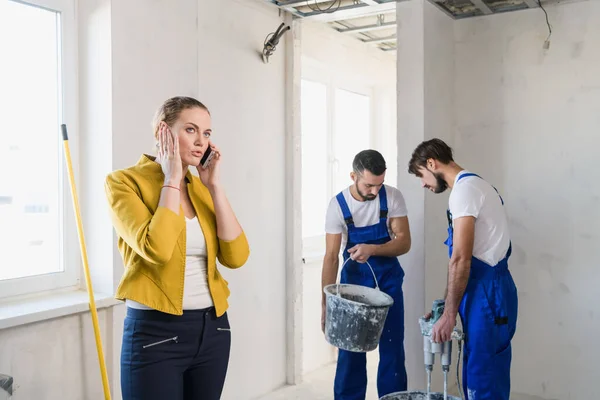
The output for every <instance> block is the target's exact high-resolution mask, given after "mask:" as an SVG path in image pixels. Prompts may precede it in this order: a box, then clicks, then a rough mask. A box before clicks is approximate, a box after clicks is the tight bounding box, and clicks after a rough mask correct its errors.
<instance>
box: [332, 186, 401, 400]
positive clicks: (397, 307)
mask: <svg viewBox="0 0 600 400" xmlns="http://www.w3.org/2000/svg"><path fill="white" fill-rule="evenodd" d="M336 198H337V201H338V203H339V204H340V207H341V209H342V213H343V216H344V220H345V222H346V226H347V227H348V241H347V244H346V248H345V249H344V261H346V260H347V259H348V257H349V256H350V254H349V253H348V249H349V248H351V247H353V246H355V245H357V244H384V243H387V242H388V241H390V240H391V238H390V235H389V232H388V227H387V213H388V207H387V195H386V193H385V186H383V187H382V188H381V190H380V191H379V222H378V223H377V224H375V225H371V226H365V227H360V228H359V227H356V226H355V225H354V221H353V219H352V215H351V213H350V209H349V208H348V204H347V203H346V200H345V199H344V195H343V194H342V193H339V194H338V195H337V196H336ZM368 261H369V264H370V265H371V267H372V268H373V271H374V273H375V276H376V277H377V280H378V282H379V288H380V289H381V290H382V291H383V292H384V293H387V294H388V295H389V296H391V297H392V298H393V299H394V304H393V306H392V307H391V308H390V309H389V311H388V315H387V318H386V321H385V324H384V327H383V332H382V334H381V339H380V341H379V369H378V372H377V390H378V393H379V397H382V396H384V395H386V394H389V393H393V392H399V391H404V390H406V386H407V377H406V367H405V365H404V299H403V294H402V282H403V281H404V271H403V270H402V267H401V266H400V262H398V258H396V257H379V256H373V257H370V258H369V260H368ZM340 282H341V283H349V284H354V285H361V286H369V287H375V282H374V280H373V275H372V274H371V271H370V270H369V268H368V266H366V265H365V264H360V263H358V262H356V261H353V260H350V261H349V262H348V263H347V264H346V265H345V266H344V268H343V269H342V274H341V279H340ZM366 390H367V358H366V354H365V353H355V352H349V351H346V350H341V349H340V350H339V354H338V362H337V370H336V374H335V383H334V393H335V400H364V399H365V396H366Z"/></svg>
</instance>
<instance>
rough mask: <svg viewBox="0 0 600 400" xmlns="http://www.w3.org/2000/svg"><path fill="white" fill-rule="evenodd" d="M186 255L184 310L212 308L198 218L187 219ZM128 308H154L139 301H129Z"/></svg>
mask: <svg viewBox="0 0 600 400" xmlns="http://www.w3.org/2000/svg"><path fill="white" fill-rule="evenodd" d="M185 222H186V252H185V253H186V254H185V280H184V284H183V309H184V310H198V309H201V308H207V307H211V306H212V305H213V301H212V297H211V296H210V291H209V289H208V276H207V265H208V264H207V262H206V239H205V238H204V232H202V227H201V226H200V223H199V222H198V218H197V217H194V218H192V219H188V218H187V217H186V219H185ZM125 304H126V305H127V306H128V307H132V308H137V309H140V310H152V308H150V307H148V306H146V305H144V304H140V303H138V302H137V301H133V300H129V299H127V300H126V301H125Z"/></svg>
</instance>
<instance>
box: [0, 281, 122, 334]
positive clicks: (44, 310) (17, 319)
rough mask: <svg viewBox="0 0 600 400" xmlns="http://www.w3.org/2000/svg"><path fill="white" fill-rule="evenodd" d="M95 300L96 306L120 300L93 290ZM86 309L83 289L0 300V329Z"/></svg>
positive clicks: (99, 306)
mask: <svg viewBox="0 0 600 400" xmlns="http://www.w3.org/2000/svg"><path fill="white" fill-rule="evenodd" d="M94 301H95V303H96V309H101V308H107V307H112V306H115V305H117V304H120V303H121V302H120V301H119V300H116V299H115V298H114V297H113V296H112V295H108V294H102V293H94ZM89 310H90V306H89V296H88V293H87V291H84V290H71V291H68V292H59V293H51V294H40V295H36V296H29V297H24V298H20V299H16V298H13V299H7V300H1V301H0V330H2V329H6V328H12V327H15V326H19V325H26V324H31V323H34V322H39V321H45V320H49V319H54V318H59V317H64V316H66V315H72V314H78V313H82V312H88V311H89Z"/></svg>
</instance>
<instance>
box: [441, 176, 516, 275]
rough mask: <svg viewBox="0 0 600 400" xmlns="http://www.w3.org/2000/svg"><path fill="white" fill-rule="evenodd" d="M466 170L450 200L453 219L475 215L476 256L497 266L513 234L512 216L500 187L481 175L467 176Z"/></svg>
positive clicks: (474, 252)
mask: <svg viewBox="0 0 600 400" xmlns="http://www.w3.org/2000/svg"><path fill="white" fill-rule="evenodd" d="M466 173H468V171H466V170H463V171H461V172H460V173H459V174H458V175H457V176H456V180H455V182H454V187H453V188H452V192H450V199H449V201H448V203H449V208H450V213H451V214H452V220H455V219H456V218H460V217H466V216H472V217H475V241H474V243H473V256H474V257H475V258H477V259H479V260H481V261H483V262H485V263H487V264H489V265H492V266H495V265H496V264H498V262H500V261H501V260H502V259H503V258H504V256H506V253H507V251H508V246H509V244H510V235H509V231H508V219H507V216H506V210H505V209H504V206H503V205H502V201H501V200H500V197H499V195H498V192H496V189H494V187H493V186H492V185H490V184H489V183H488V182H486V181H484V180H483V179H481V178H479V177H477V176H467V177H465V178H462V179H461V180H458V178H459V177H460V176H461V175H464V174H466Z"/></svg>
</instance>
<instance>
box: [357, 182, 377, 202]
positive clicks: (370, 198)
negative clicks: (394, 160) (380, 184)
mask: <svg viewBox="0 0 600 400" xmlns="http://www.w3.org/2000/svg"><path fill="white" fill-rule="evenodd" d="M356 193H358V195H359V196H360V197H362V199H363V200H364V201H371V200H375V198H376V197H377V195H375V194H367V195H365V194H363V193H362V192H361V191H360V189H359V188H358V185H356Z"/></svg>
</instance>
